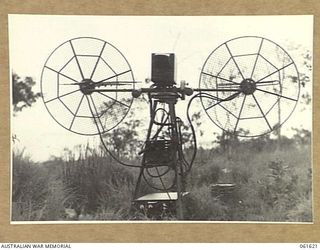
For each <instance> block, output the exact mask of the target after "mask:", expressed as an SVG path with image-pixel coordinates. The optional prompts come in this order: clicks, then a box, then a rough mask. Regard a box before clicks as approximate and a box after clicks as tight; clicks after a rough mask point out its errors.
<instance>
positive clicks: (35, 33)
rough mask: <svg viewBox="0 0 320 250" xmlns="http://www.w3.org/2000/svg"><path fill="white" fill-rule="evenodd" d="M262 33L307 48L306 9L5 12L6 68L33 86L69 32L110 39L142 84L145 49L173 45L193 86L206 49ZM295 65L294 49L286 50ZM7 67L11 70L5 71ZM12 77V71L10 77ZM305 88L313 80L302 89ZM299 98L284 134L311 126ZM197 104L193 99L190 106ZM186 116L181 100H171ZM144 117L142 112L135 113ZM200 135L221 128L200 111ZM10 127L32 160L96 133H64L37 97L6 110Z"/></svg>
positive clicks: (180, 74) (182, 76)
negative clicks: (266, 12) (275, 12)
mask: <svg viewBox="0 0 320 250" xmlns="http://www.w3.org/2000/svg"><path fill="white" fill-rule="evenodd" d="M248 35H249V36H251V35H252V36H261V37H265V38H268V39H270V40H272V41H274V42H276V43H277V44H279V45H281V46H282V47H283V48H284V49H286V46H288V44H290V43H293V44H297V45H301V46H302V47H303V48H306V49H309V50H310V51H312V46H313V17H312V16H284V15H283V16H206V17H203V16H192V17H191V16H179V17H177V16H176V17H171V16H57V15H9V56H10V69H11V71H14V72H16V73H17V74H18V75H20V76H31V77H33V79H34V80H35V81H36V85H35V87H34V91H35V92H38V91H40V77H41V72H42V69H43V66H44V64H45V62H46V60H47V58H48V56H49V55H50V53H51V52H52V51H53V50H54V49H55V48H56V47H58V46H59V45H60V44H62V43H64V42H65V41H67V40H69V39H72V38H76V37H95V38H99V39H102V40H105V41H107V42H108V43H111V44H112V45H114V46H115V47H117V48H118V49H119V50H120V51H121V52H122V53H123V54H124V56H125V57H126V59H127V60H128V62H129V63H130V65H131V68H132V70H133V73H134V76H135V79H136V80H137V81H142V82H141V83H138V84H137V87H138V88H139V87H146V86H147V85H146V84H145V83H144V80H145V79H146V78H149V77H150V72H151V53H175V55H176V58H177V75H176V78H177V80H178V82H179V81H180V80H185V81H187V82H188V83H189V86H190V87H197V86H198V83H199V75H200V72H201V68H202V66H203V64H204V62H205V60H206V58H207V57H208V55H209V54H210V53H211V52H212V51H213V50H214V49H215V48H216V47H217V46H219V45H220V44H222V43H224V42H225V41H228V40H230V39H232V38H235V37H239V36H248ZM289 54H290V55H291V56H292V59H293V60H294V61H295V62H296V64H297V65H299V64H300V63H301V58H300V55H298V54H295V53H294V52H292V54H291V53H290V52H289ZM9 74H11V72H9ZM10 79H11V77H10ZM303 91H308V92H309V93H311V91H312V88H311V86H308V89H302V92H301V94H302V93H303ZM299 105H300V104H298V106H297V108H296V112H294V113H293V114H292V116H291V117H290V119H289V120H288V121H287V122H286V123H285V124H284V125H283V130H282V131H283V132H282V133H284V134H286V133H287V134H288V135H289V134H290V131H291V127H300V128H301V127H303V128H306V129H309V130H311V127H312V118H311V117H312V110H311V109H310V108H309V109H307V110H304V111H303V112H301V110H302V109H303V107H302V106H299ZM197 108H200V107H199V105H198V106H196V107H195V109H197ZM177 113H178V115H180V116H181V117H183V118H185V104H183V103H180V104H179V105H178V106H177ZM139 115H140V117H141V119H142V120H147V119H148V112H147V111H146V113H145V114H139ZM201 119H203V126H204V130H205V132H206V133H207V135H206V136H204V137H203V138H201V139H200V143H202V144H203V145H209V144H210V143H211V142H212V141H213V140H214V139H215V138H214V136H213V135H212V133H213V132H217V133H219V132H220V131H221V130H220V129H219V128H218V127H216V126H215V125H214V124H212V123H211V122H210V121H209V119H208V118H207V117H206V116H205V114H203V116H201ZM11 130H12V133H13V134H16V136H17V138H18V141H16V142H15V143H14V145H13V147H14V148H18V149H20V150H21V149H23V148H25V153H26V154H28V155H29V156H30V157H31V159H33V160H34V161H44V160H47V159H49V157H50V156H57V157H59V156H61V155H62V151H63V149H64V148H69V149H72V148H73V147H74V146H75V145H78V144H86V143H89V144H90V145H93V146H94V145H98V144H99V138H98V137H95V136H82V135H78V134H74V133H71V132H70V131H68V130H66V129H64V128H62V127H61V126H60V125H59V124H57V123H56V122H55V121H54V120H53V119H52V117H51V116H50V115H49V114H48V112H47V110H46V108H45V106H44V103H43V102H42V100H40V99H39V100H38V101H37V102H36V103H35V104H34V105H33V106H32V107H31V108H27V109H24V110H23V111H22V112H20V113H18V114H17V115H16V116H14V117H13V116H12V119H11Z"/></svg>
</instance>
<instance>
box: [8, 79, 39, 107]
mask: <svg viewBox="0 0 320 250" xmlns="http://www.w3.org/2000/svg"><path fill="white" fill-rule="evenodd" d="M35 84H36V83H35V81H34V80H33V79H32V77H25V78H24V79H23V80H22V79H21V78H20V77H19V76H18V75H17V74H16V73H13V74H12V105H13V111H14V112H18V111H21V110H22V109H23V108H26V107H31V105H32V104H33V103H34V102H36V100H37V98H38V97H40V96H41V94H40V93H34V92H33V91H32V87H33V86H34V85H35Z"/></svg>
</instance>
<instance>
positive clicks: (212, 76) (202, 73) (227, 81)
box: [201, 71, 240, 85]
mask: <svg viewBox="0 0 320 250" xmlns="http://www.w3.org/2000/svg"><path fill="white" fill-rule="evenodd" d="M201 73H202V74H205V75H208V76H211V77H215V78H218V79H221V80H224V81H227V82H232V83H234V84H237V85H239V84H240V83H237V82H234V81H231V80H228V79H225V78H223V77H220V76H215V75H211V74H209V73H206V72H203V71H202V72H201Z"/></svg>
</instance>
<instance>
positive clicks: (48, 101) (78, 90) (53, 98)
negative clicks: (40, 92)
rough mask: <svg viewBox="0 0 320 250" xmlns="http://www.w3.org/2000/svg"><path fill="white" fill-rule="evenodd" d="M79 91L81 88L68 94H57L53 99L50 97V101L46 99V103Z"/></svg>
mask: <svg viewBox="0 0 320 250" xmlns="http://www.w3.org/2000/svg"><path fill="white" fill-rule="evenodd" d="M77 91H80V89H77V90H74V91H71V92H69V93H66V94H63V95H60V96H57V97H55V98H52V99H50V100H48V101H45V102H44V103H48V102H51V101H54V100H56V99H59V98H60V97H64V96H67V95H71V94H73V93H75V92H77Z"/></svg>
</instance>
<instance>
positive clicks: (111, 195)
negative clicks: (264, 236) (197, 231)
mask: <svg viewBox="0 0 320 250" xmlns="http://www.w3.org/2000/svg"><path fill="white" fill-rule="evenodd" d="M8 32H9V33H8V34H9V63H10V67H9V69H10V72H9V74H10V79H11V83H10V86H11V93H10V94H11V116H10V121H11V122H10V123H11V174H10V178H11V183H10V184H11V195H10V196H11V202H10V205H11V206H10V208H11V216H10V218H11V223H12V224H27V223H35V224H37V223H39V224H40V223H84V222H85V223H111V222H122V223H142V222H143V223H146V222H147V223H154V222H156V223H159V222H175V223H184V222H189V223H192V222H203V223H222V222H223V223H230V222H237V223H248V222H250V223H293V224H297V223H313V221H314V220H313V217H314V213H313V209H314V206H313V189H312V187H313V182H312V179H313V176H312V173H313V171H312V102H313V100H312V89H313V80H312V74H313V64H312V63H313V16H311V15H279V16H277V15H272V16H271V15H270V16H268V15H265V16H259V15H252V16H111V15H110V16H89V15H88V16H86V15H81V16H80V15H79V16H77V15H31V14H28V15H27V14H10V15H9V16H8Z"/></svg>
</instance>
